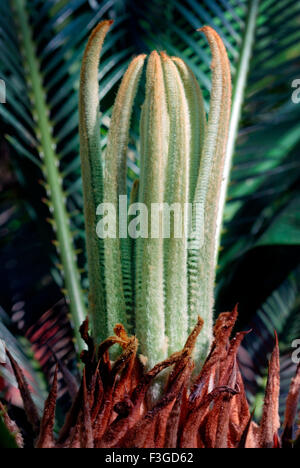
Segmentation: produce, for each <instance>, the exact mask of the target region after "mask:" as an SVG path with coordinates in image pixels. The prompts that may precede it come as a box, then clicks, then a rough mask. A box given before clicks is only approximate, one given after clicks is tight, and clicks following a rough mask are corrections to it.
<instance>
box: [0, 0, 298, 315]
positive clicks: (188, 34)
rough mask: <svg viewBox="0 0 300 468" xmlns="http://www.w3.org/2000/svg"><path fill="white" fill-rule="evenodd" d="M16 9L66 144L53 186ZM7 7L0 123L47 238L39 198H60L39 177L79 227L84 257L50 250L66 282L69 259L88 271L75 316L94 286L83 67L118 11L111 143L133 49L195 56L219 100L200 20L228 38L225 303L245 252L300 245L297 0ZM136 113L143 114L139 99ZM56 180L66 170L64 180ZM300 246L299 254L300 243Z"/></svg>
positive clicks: (192, 60)
mask: <svg viewBox="0 0 300 468" xmlns="http://www.w3.org/2000/svg"><path fill="white" fill-rule="evenodd" d="M16 6H19V7H20V6H21V7H22V8H24V9H25V8H26V11H27V14H28V25H27V26H28V33H29V34H30V36H31V38H32V40H33V47H32V51H31V52H32V53H33V54H34V57H35V61H36V66H37V70H38V72H39V73H38V74H39V77H40V79H41V92H42V96H40V97H41V100H42V101H43V104H44V106H45V107H44V110H45V113H46V110H47V116H46V117H47V119H48V120H47V125H48V126H49V131H50V137H51V145H52V143H53V144H55V146H53V148H52V151H51V154H50V155H49V158H48V159H49V161H48V163H49V164H50V166H51V170H53V171H54V174H55V177H54V179H53V180H52V183H50V186H49V181H50V179H51V177H50V176H51V171H49V167H50V166H49V164H48V167H46V170H45V160H43V159H41V157H40V155H41V154H42V152H43V148H42V147H41V135H40V130H41V128H40V127H41V126H40V124H39V120H38V121H37V120H36V119H37V114H36V112H37V108H36V104H37V103H36V100H34V99H33V100H32V98H34V97H35V98H36V96H34V93H33V95H32V90H31V89H30V88H31V84H30V83H31V82H32V76H31V79H28V76H29V75H28V72H30V70H28V67H26V63H28V50H27V56H26V55H25V59H24V47H21V46H22V42H23V40H22V36H21V39H20V40H19V39H18V33H20V32H21V31H20V23H18V20H17V15H16V12H15V10H14V8H15V7H16ZM0 13H1V15H0V38H1V40H0V51H1V61H0V78H2V79H4V80H5V81H6V84H7V105H5V106H4V105H1V106H0V114H1V116H2V122H1V128H2V129H3V134H5V135H6V139H7V140H8V141H9V143H10V146H11V148H13V149H14V154H15V158H14V161H15V171H16V174H17V175H18V179H19V181H20V183H21V184H22V187H23V193H24V194H25V195H26V197H27V200H26V202H27V207H28V208H30V213H31V214H32V215H34V216H35V220H36V221H38V222H39V224H40V227H41V228H42V229H43V232H44V233H45V239H46V240H45V245H47V243H48V244H49V245H50V242H49V237H50V236H49V229H46V230H44V229H45V226H44V224H45V223H44V218H45V207H42V203H41V201H40V198H44V201H45V202H46V204H47V205H48V206H49V208H50V211H53V200H52V201H51V199H50V201H49V197H48V196H47V194H46V192H45V193H43V194H41V189H38V188H37V187H38V180H39V179H42V180H43V181H44V187H45V189H46V191H47V189H48V190H49V188H50V190H52V196H53V189H54V194H55V196H58V197H59V200H60V203H61V204H64V206H65V208H66V209H65V211H64V213H63V214H61V217H59V214H58V213H57V209H54V213H53V217H54V219H55V220H56V223H57V220H58V219H61V220H62V221H63V224H64V226H65V228H66V229H67V231H68V232H69V241H66V245H60V246H59V251H60V252H59V253H60V255H62V254H63V253H64V252H65V250H66V249H67V251H69V253H70V254H71V256H72V262H74V263H73V264H72V265H73V266H72V267H71V266H70V265H69V266H68V262H67V261H64V262H62V261H61V259H59V255H57V253H56V252H55V251H54V250H53V249H50V248H49V249H48V250H49V252H50V255H51V258H52V262H53V267H52V273H53V276H54V277H55V279H56V281H57V282H58V284H59V285H60V287H63V275H62V272H61V263H64V265H63V270H64V272H65V273H66V271H67V272H68V271H69V272H70V271H71V270H72V271H73V269H74V271H75V270H76V268H73V267H75V264H78V265H79V268H80V270H81V285H80V281H79V280H78V275H77V274H76V276H77V278H75V279H74V282H71V290H73V293H74V294H73V299H72V294H70V290H69V291H67V292H66V294H68V296H69V297H71V309H72V307H73V318H74V317H75V322H76V316H77V321H78V320H79V317H81V315H80V313H79V312H78V310H83V306H82V305H81V303H82V302H84V300H83V299H82V298H81V299H79V300H77V299H78V298H77V299H76V297H77V295H79V296H82V293H81V286H82V287H83V288H88V284H87V275H86V259H85V254H84V252H83V253H81V252H80V251H81V250H82V249H83V250H84V226H83V223H84V221H83V201H82V193H81V173H80V159H79V135H78V131H77V127H78V111H77V108H78V85H79V73H80V63H81V57H82V54H83V50H84V46H85V43H86V40H87V37H88V35H89V33H90V31H91V29H92V28H93V27H94V26H95V25H96V24H97V23H98V22H99V21H100V20H102V19H104V18H110V19H114V20H115V25H114V27H113V28H112V30H111V33H110V34H109V36H108V38H107V41H106V43H105V45H104V51H103V58H102V65H101V69H100V72H99V80H100V84H101V96H100V97H101V110H102V112H103V118H102V128H101V132H102V136H103V138H102V142H103V146H105V145H106V135H107V129H108V127H109V122H110V115H111V112H110V110H111V107H112V104H113V101H114V98H115V91H116V89H117V86H118V84H119V81H120V78H121V77H122V76H123V74H124V72H125V70H126V67H127V65H128V62H129V60H130V58H131V56H132V55H133V54H137V53H139V52H147V51H148V50H149V49H153V48H158V49H163V50H166V51H167V52H168V54H170V55H177V56H180V57H182V58H184V60H185V61H186V62H187V63H188V65H189V66H190V67H191V69H192V70H193V71H194V73H195V74H196V76H197V78H198V80H199V82H200V84H201V86H202V88H203V91H204V97H205V99H206V102H208V97H209V92H210V77H209V73H210V70H209V64H210V53H209V50H208V48H207V46H206V43H205V40H204V38H202V37H201V35H200V34H199V33H198V32H196V29H197V28H199V27H201V26H203V25H204V24H210V25H211V26H213V27H214V28H215V29H216V30H217V31H218V32H219V33H220V35H221V36H222V38H223V39H224V42H225V45H226V47H227V50H228V53H229V57H230V59H231V68H232V73H233V76H234V85H235V86H234V100H233V116H232V122H231V130H230V145H229V150H228V151H229V153H230V156H232V161H233V169H232V171H231V177H230V178H231V184H230V187H229V194H228V200H227V205H226V215H225V224H224V227H225V230H224V233H223V237H222V245H223V248H224V249H223V251H222V253H221V255H220V269H219V271H220V274H219V281H218V293H219V297H220V304H221V303H224V291H230V292H231V291H232V290H233V289H234V288H235V286H236V282H235V277H236V275H237V274H238V272H239V271H240V270H239V268H241V262H242V261H243V260H244V258H245V255H244V254H245V253H247V252H249V251H251V252H252V250H251V249H253V248H255V247H257V246H270V245H274V244H276V245H285V244H287V243H288V244H290V245H294V244H296V243H297V244H298V243H299V241H297V239H299V238H300V236H299V235H298V233H299V219H298V218H297V217H296V216H295V213H297V212H299V210H298V209H297V207H298V206H299V192H298V190H299V189H298V187H299V178H300V166H299V160H298V159H299V158H298V153H299V145H300V141H299V134H300V133H299V110H300V107H299V106H296V105H295V104H293V103H292V101H291V94H292V89H291V83H292V81H293V79H294V78H295V77H297V73H299V65H298V52H297V43H298V40H299V18H300V6H299V3H298V2H296V1H293V0H281V1H278V0H277V1H276V0H261V1H259V0H249V1H247V0H204V1H201V2H200V1H198V0H171V1H169V2H162V1H161V0H152V1H151V2H140V1H138V0H126V1H125V0H124V1H120V0H102V1H93V0H90V1H87V0H70V1H65V0H47V1H41V0H27V1H25V0H22V1H21V0H12V1H11V2H1V5H0ZM166 25H167V28H166ZM279 26H280V27H279ZM25 54H26V50H25ZM26 68H27V70H26ZM206 107H207V104H206ZM136 112H139V99H138V104H137V107H136ZM136 120H137V119H136ZM238 129H239V133H238V136H237V130H238ZM137 133H138V128H136V127H134V128H133V129H132V136H131V141H130V145H129V150H130V151H129V153H128V156H129V171H128V175H129V177H128V185H129V187H130V186H131V185H132V182H133V180H134V179H135V178H137V176H138V173H139V162H138V158H139V156H138V137H137ZM16 135H18V137H16ZM44 149H45V148H44ZM56 165H57V166H58V168H57V167H56ZM54 167H55V169H54ZM228 173H229V166H228V167H227V168H226V172H225V174H224V177H225V182H226V180H227V178H228ZM56 177H57V178H61V181H60V185H59V184H58V183H57V181H56ZM225 185H226V183H225V184H224V187H225ZM34 187H36V188H35V189H34V190H33V188H34ZM50 198H51V197H50ZM32 208H33V209H32ZM67 215H68V216H69V220H67ZM53 217H52V219H53ZM51 236H52V238H53V233H52V234H51ZM71 241H72V242H71ZM73 242H74V247H73V245H72V243H73ZM54 243H55V245H56V246H57V247H58V245H57V242H56V241H55V242H54ZM256 250H257V249H256ZM295 252H296V253H295V257H296V256H297V255H298V253H297V252H298V251H295ZM75 255H76V257H77V259H76V262H75V260H74V258H73V257H74V256H75ZM295 261H297V260H296V259H294V262H293V266H294V265H295ZM287 269H288V267H287ZM67 275H68V273H67ZM282 279H283V278H281V277H280V280H282ZM244 281H245V282H248V283H249V282H250V281H252V278H250V279H249V277H248V278H247V277H245V280H244ZM278 282H279V279H278V278H275V279H274V284H273V285H272V287H273V288H274V287H275V286H278ZM69 286H70V284H69ZM69 289H70V287H69ZM271 290H272V288H271ZM268 292H269V293H270V292H271V291H268ZM235 299H236V297H233V298H232V300H233V301H234V300H235ZM229 305H231V304H229ZM226 306H227V307H228V304H226ZM295 320H296V318H295Z"/></svg>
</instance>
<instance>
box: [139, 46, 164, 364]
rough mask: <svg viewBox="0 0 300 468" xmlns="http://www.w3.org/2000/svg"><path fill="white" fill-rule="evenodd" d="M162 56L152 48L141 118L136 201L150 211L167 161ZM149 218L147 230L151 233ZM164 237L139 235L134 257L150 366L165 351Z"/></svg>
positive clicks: (143, 339) (160, 190) (141, 327)
mask: <svg viewBox="0 0 300 468" xmlns="http://www.w3.org/2000/svg"><path fill="white" fill-rule="evenodd" d="M165 99H166V98H165V84H164V77H163V70H162V64H161V59H160V57H159V55H158V54H157V53H156V52H153V53H152V54H151V56H150V58H149V61H148V65H147V80H146V99H145V103H144V105H143V109H142V118H141V141H142V142H141V158H142V160H141V165H142V172H141V180H140V191H139V201H140V202H142V203H144V204H145V205H146V206H147V208H148V212H150V213H151V204H152V203H162V202H163V197H164V183H165V167H166V161H167V141H168V128H167V122H168V115H167V111H166V102H165ZM151 227H152V223H151V220H150V222H149V225H148V232H149V233H150V234H151ZM163 244H164V243H163V239H162V236H158V238H151V235H150V236H148V238H145V239H142V238H141V239H138V242H137V260H136V330H137V335H138V337H139V340H140V344H141V351H142V353H143V354H144V355H145V356H147V358H148V359H149V366H153V365H154V364H155V363H156V362H158V361H159V360H161V359H163V358H165V357H166V355H167V344H166V338H165V320H164V284H163V283H164V278H163V258H164V254H163Z"/></svg>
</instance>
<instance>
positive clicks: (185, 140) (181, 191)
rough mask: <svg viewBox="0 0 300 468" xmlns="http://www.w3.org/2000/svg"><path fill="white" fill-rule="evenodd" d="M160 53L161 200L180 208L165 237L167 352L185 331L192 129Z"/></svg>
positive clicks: (179, 86) (174, 75)
mask: <svg viewBox="0 0 300 468" xmlns="http://www.w3.org/2000/svg"><path fill="white" fill-rule="evenodd" d="M161 57H162V64H163V72H164V80H165V90H166V98H167V108H168V113H169V125H170V130H169V132H170V136H171V137H170V141H169V151H168V162H167V168H166V181H165V187H166V189H165V196H164V201H165V202H167V203H168V207H169V209H170V210H172V206H173V204H174V203H176V205H177V206H178V207H180V209H181V211H180V216H179V219H177V213H176V210H175V212H173V211H170V238H169V239H165V241H164V250H165V258H164V260H165V265H164V266H165V271H164V280H165V281H164V282H165V291H166V297H165V324H166V334H167V337H168V344H169V353H173V352H174V351H177V350H178V349H181V348H182V346H183V345H184V342H185V340H186V337H187V334H188V315H187V312H188V311H187V306H188V304H187V302H188V301H187V288H188V283H187V235H186V232H187V225H185V220H184V216H183V213H184V206H185V203H188V200H189V170H190V140H191V129H190V121H189V108H188V102H187V99H186V96H185V90H184V86H183V82H182V80H181V76H180V74H179V72H178V70H177V68H176V66H175V64H174V63H173V61H172V60H171V59H170V58H169V57H168V56H167V55H166V54H164V53H162V54H161ZM176 231H178V232H179V236H178V234H177V232H176Z"/></svg>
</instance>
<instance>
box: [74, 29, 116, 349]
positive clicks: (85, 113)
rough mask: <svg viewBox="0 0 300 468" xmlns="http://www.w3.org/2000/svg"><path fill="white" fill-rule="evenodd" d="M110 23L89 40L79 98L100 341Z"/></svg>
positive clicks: (93, 304) (92, 306)
mask: <svg viewBox="0 0 300 468" xmlns="http://www.w3.org/2000/svg"><path fill="white" fill-rule="evenodd" d="M111 24H112V21H103V22H102V23H100V24H99V25H98V26H97V28H96V29H95V30H94V31H93V33H92V35H91V37H90V39H89V42H88V45H87V47H86V50H85V54H84V58H83V62H82V68H81V77H80V98H79V131H80V155H81V168H82V181H83V195H84V215H85V229H86V248H87V257H88V268H89V284H90V291H89V312H90V315H91V317H92V318H93V332H94V336H95V338H96V340H97V341H98V342H100V341H102V340H104V339H105V338H106V336H107V332H108V326H107V319H106V310H105V300H104V297H105V296H104V276H103V265H101V262H103V245H102V242H101V240H100V239H99V238H98V237H97V233H96V226H97V219H96V210H97V207H98V205H99V204H100V203H102V201H103V167H102V164H103V163H102V156H101V143H100V113H99V85H98V67H99V61H100V53H101V50H102V45H103V41H104V38H105V36H106V34H107V32H108V30H109V28H110V26H111Z"/></svg>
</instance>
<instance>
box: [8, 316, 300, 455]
mask: <svg viewBox="0 0 300 468" xmlns="http://www.w3.org/2000/svg"><path fill="white" fill-rule="evenodd" d="M236 319H237V309H235V310H234V311H233V312H231V313H224V314H222V315H221V316H220V317H219V319H218V320H217V323H216V326H215V330H214V337H215V339H214V343H213V345H212V349H211V352H210V355H209V357H208V358H207V360H206V363H205V364H204V366H203V368H202V371H201V373H200V375H199V376H198V377H197V378H196V379H193V377H192V374H193V370H194V362H193V358H192V352H193V348H194V345H195V342H196V340H197V337H198V335H199V333H200V331H201V328H202V325H203V323H202V320H201V319H200V318H199V320H198V323H197V325H196V327H195V329H194V331H193V333H192V334H191V336H190V337H189V339H188V341H187V343H186V345H185V347H184V349H183V350H182V351H181V352H178V353H175V354H173V355H172V356H170V357H169V358H168V359H167V360H165V361H164V362H161V363H159V364H157V365H156V366H155V367H154V368H153V369H152V370H151V371H149V372H145V371H144V369H143V366H142V364H141V362H140V359H139V358H138V357H137V351H138V343H137V340H136V338H135V337H128V336H127V334H126V332H125V330H124V328H123V327H122V326H121V325H117V326H116V328H115V336H114V337H110V338H108V339H107V340H106V341H104V342H103V343H102V344H101V345H100V346H99V347H98V349H97V348H96V347H95V346H94V342H93V340H92V339H91V338H90V336H89V334H88V323H87V322H86V323H84V324H83V326H82V328H81V333H82V337H83V339H84V340H85V342H86V343H87V346H88V350H87V351H85V352H84V353H83V355H82V360H83V362H84V365H85V368H84V372H83V378H82V383H81V387H80V390H79V391H78V394H77V396H76V398H75V401H74V403H73V406H72V408H71V410H70V412H69V414H68V415H67V418H66V421H65V425H64V427H63V428H62V430H61V432H60V435H59V437H58V439H57V440H56V439H55V438H54V434H53V428H54V420H55V408H56V399H57V371H56V374H55V378H54V381H53V385H52V389H51V392H50V395H49V397H48V399H47V401H46V403H45V410H44V415H43V418H42V420H41V421H40V420H39V417H38V414H37V411H36V409H35V407H34V404H33V401H32V398H31V395H30V392H29V390H28V386H27V384H26V381H25V379H24V376H23V373H22V371H21V369H20V368H19V366H18V365H17V363H16V362H15V361H14V359H13V357H12V356H10V355H9V357H10V360H11V363H12V367H13V369H14V372H15V375H16V378H17V380H18V384H19V388H20V391H21V394H22V397H23V400H24V408H25V411H26V414H27V418H28V420H29V422H30V423H31V425H32V427H33V430H34V431H35V433H36V436H37V438H36V442H35V446H36V447H37V448H61V447H64V448H133V447H134V448H179V447H180V448H280V447H293V441H292V439H293V436H294V433H293V429H294V425H295V420H296V416H297V406H298V400H299V395H300V367H299V368H298V372H297V375H296V377H295V379H294V380H293V382H292V385H291V390H290V394H289V397H288V400H287V410H286V418H285V423H284V427H283V431H282V432H281V433H282V436H281V437H279V433H280V422H279V415H278V405H279V403H278V402H279V387H280V377H279V375H280V368H279V348H278V342H277V340H276V345H275V349H274V352H273V354H272V357H271V361H270V369H269V379H268V385H267V390H266V397H265V404H264V410H263V417H262V420H261V423H260V425H257V424H256V423H255V422H253V421H252V416H251V414H250V411H249V406H248V402H247V398H246V394H245V389H244V385H243V380H242V376H241V373H240V370H239V367H238V364H237V352H238V349H239V346H240V344H241V342H242V340H243V338H244V336H245V333H238V334H237V335H236V336H235V338H233V339H232V340H230V337H231V334H232V331H233V327H234V325H235V322H236ZM114 344H118V345H120V346H121V347H122V350H123V352H122V354H121V355H120V357H119V358H118V360H117V361H116V362H115V363H114V364H113V365H112V363H111V361H110V359H109V354H108V353H109V349H110V347H111V346H113V345H114ZM168 368H172V370H171V371H170V373H169V377H168V381H167V384H166V386H165V389H164V392H163V395H162V397H161V399H160V400H159V401H158V402H157V403H155V404H154V405H152V407H150V405H149V398H147V394H148V393H149V392H148V390H149V388H150V387H151V385H152V384H153V382H154V379H155V378H156V377H157V376H158V375H159V374H160V373H161V372H162V371H163V370H165V369H168ZM5 422H6V425H7V427H8V429H9V430H12V428H14V431H15V432H17V434H18V438H17V441H18V444H19V445H20V446H21V445H22V441H21V438H20V434H19V431H18V430H17V428H16V426H15V425H14V423H13V422H12V421H11V420H10V419H9V416H8V415H7V414H6V418H5Z"/></svg>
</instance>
